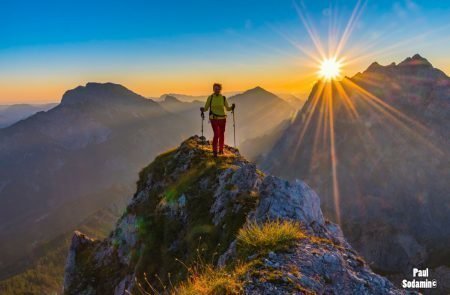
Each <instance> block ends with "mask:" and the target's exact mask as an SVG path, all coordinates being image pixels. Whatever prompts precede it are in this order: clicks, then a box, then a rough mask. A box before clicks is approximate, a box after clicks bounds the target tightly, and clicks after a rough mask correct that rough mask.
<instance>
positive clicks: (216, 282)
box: [172, 265, 245, 295]
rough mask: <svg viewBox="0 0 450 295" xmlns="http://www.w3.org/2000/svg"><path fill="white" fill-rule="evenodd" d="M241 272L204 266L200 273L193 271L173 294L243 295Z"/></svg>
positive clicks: (241, 270)
mask: <svg viewBox="0 0 450 295" xmlns="http://www.w3.org/2000/svg"><path fill="white" fill-rule="evenodd" d="M238 270H239V271H230V272H228V271H226V270H225V269H223V268H219V269H217V268H214V267H213V266H211V265H206V266H204V267H203V268H202V269H201V270H200V271H193V272H192V273H191V275H190V276H189V278H188V280H187V281H186V282H183V283H182V284H181V285H180V286H179V287H177V288H176V289H175V290H174V291H173V292H172V294H174V295H175V294H177V295H197V294H205V295H228V294H242V293H243V286H244V282H243V280H242V279H241V277H240V275H241V273H243V272H245V271H244V270H245V267H241V268H240V269H238Z"/></svg>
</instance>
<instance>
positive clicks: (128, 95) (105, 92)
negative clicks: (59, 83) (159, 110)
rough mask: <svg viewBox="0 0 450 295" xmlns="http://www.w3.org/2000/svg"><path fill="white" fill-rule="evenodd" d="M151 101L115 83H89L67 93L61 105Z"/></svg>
mask: <svg viewBox="0 0 450 295" xmlns="http://www.w3.org/2000/svg"><path fill="white" fill-rule="evenodd" d="M139 101H151V100H149V99H146V98H145V97H143V96H141V95H139V94H137V93H134V92H133V91H131V90H129V89H128V88H126V87H124V86H122V85H120V84H115V83H111V82H108V83H97V82H89V83H87V84H86V85H85V86H78V87H76V88H74V89H71V90H68V91H66V93H64V95H63V98H62V100H61V105H78V104H85V103H103V104H104V103H129V102H139Z"/></svg>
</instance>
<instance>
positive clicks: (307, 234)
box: [64, 137, 404, 295]
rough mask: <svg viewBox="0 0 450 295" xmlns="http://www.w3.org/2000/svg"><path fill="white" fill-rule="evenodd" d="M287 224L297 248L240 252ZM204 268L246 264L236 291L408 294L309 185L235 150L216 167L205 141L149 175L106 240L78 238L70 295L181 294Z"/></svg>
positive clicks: (189, 144)
mask: <svg viewBox="0 0 450 295" xmlns="http://www.w3.org/2000/svg"><path fill="white" fill-rule="evenodd" d="M284 221H285V222H291V223H292V224H293V225H295V227H296V228H295V229H294V230H296V231H301V232H302V235H301V237H299V238H297V239H296V240H295V241H294V242H293V243H292V244H290V247H288V248H286V249H283V250H280V249H268V250H270V251H267V252H261V253H246V255H244V256H242V254H240V253H243V252H242V249H241V247H242V246H241V244H240V243H239V242H237V240H236V237H237V235H238V234H239V233H240V231H242V229H244V228H247V227H249V226H251V225H261V226H262V225H264V224H267V223H268V222H284ZM199 261H200V262H201V263H207V262H206V261H208V264H209V263H211V265H213V266H212V267H213V268H214V269H216V270H217V272H228V271H230V272H231V270H230V269H231V268H232V266H233V265H234V266H235V265H239V264H241V263H242V264H245V265H246V268H245V270H244V271H242V273H241V275H240V279H239V280H240V281H241V285H240V286H241V287H240V288H239V290H238V291H239V292H238V293H245V294H310V293H319V294H324V293H325V294H349V293H353V294H402V293H404V292H403V291H401V290H399V289H396V288H395V287H394V286H393V285H392V284H391V283H390V282H389V281H388V280H387V279H385V278H383V277H381V276H379V275H376V274H375V273H373V272H372V271H371V270H370V268H369V267H368V265H367V264H366V263H365V262H364V260H363V259H361V258H360V257H359V256H358V254H357V253H356V252H355V251H354V250H353V249H352V248H351V246H350V245H349V244H348V243H347V242H346V241H345V239H344V237H343V235H342V232H341V231H340V229H339V227H338V226H337V225H335V224H333V223H331V222H329V221H327V220H325V219H324V217H323V215H322V211H321V209H320V200H319V197H318V196H317V195H316V194H315V192H314V191H313V190H312V189H311V188H310V187H308V186H307V185H306V184H305V183H304V182H302V181H298V180H297V181H294V182H288V181H285V180H282V179H279V178H276V177H273V176H270V175H266V174H264V173H262V172H261V171H260V170H258V169H257V168H256V166H255V165H254V164H252V163H250V162H248V161H247V160H245V159H244V158H243V157H241V156H240V155H239V153H238V151H237V150H235V149H233V148H230V147H226V151H225V155H224V156H223V157H220V158H218V159H214V158H212V157H211V151H210V149H209V143H208V145H205V143H204V142H202V141H201V140H200V138H199V137H191V138H190V139H188V140H186V141H184V142H183V143H182V144H181V145H180V147H179V148H177V149H175V150H172V151H169V152H167V153H165V154H162V155H160V156H158V157H157V158H156V159H155V160H154V162H153V163H151V164H150V165H149V166H148V167H146V168H144V169H143V170H142V172H141V173H140V179H139V181H138V183H137V192H136V194H135V195H134V197H133V199H132V200H131V201H130V203H129V205H128V207H127V209H126V211H125V213H124V214H123V216H122V217H121V218H120V219H119V221H118V222H117V226H116V229H115V230H114V231H113V232H112V233H111V234H110V236H109V237H108V238H107V239H105V240H103V241H94V240H91V239H89V238H88V237H86V236H84V235H82V234H80V233H78V232H76V233H75V234H74V238H73V241H72V246H71V248H70V253H69V256H68V260H67V265H66V271H65V280H64V291H65V294H86V295H87V294H117V295H119V294H120V295H121V294H127V292H130V293H133V294H140V291H142V290H144V289H147V291H149V292H155V291H158V292H161V293H171V292H172V293H174V292H177V290H178V291H180V290H181V289H177V288H178V286H180V285H179V284H183V282H186V280H189V277H190V276H191V273H190V271H191V270H192V265H195V266H198V264H199ZM183 265H184V266H187V267H186V268H185V267H183ZM194 268H195V267H194ZM230 276H231V275H230ZM167 286H169V287H167ZM166 287H167V288H166ZM217 288H219V287H217ZM139 290H140V291H139ZM217 290H218V289H217ZM213 293H214V294H230V292H228V293H227V292H219V291H217V292H213ZM231 293H233V292H231Z"/></svg>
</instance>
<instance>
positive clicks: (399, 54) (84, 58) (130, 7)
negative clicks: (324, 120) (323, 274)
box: [0, 0, 450, 104]
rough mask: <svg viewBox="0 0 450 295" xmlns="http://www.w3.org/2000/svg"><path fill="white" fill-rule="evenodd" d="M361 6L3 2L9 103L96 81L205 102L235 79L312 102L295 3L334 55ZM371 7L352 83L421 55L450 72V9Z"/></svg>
mask: <svg viewBox="0 0 450 295" xmlns="http://www.w3.org/2000/svg"><path fill="white" fill-rule="evenodd" d="M356 4H357V1H302V2H301V1H296V2H295V1H284V0H279V1H266V0H260V1H253V0H243V1H234V0H232V1H214V0H211V1H196V0H194V1H84V0H81V1H61V0H60V1H45V0H44V1H11V0H6V1H2V4H1V10H0V34H1V38H0V104H2V103H4V104H5V103H12V102H16V101H17V102H19V101H20V102H44V101H57V100H59V99H60V97H61V95H62V94H63V92H64V91H65V90H67V89H68V88H73V87H76V86H77V85H79V84H84V83H86V82H87V81H100V82H102V81H113V82H117V83H123V84H124V85H125V86H128V87H130V88H131V89H133V90H135V91H137V92H139V93H141V94H143V95H147V96H158V95H160V94H162V93H164V92H184V93H190V94H199V93H204V92H207V91H209V88H210V83H211V82H212V81H215V80H220V81H225V83H226V85H227V86H229V88H228V90H229V91H235V90H243V89H245V88H246V87H252V86H255V85H261V86H263V87H266V88H268V89H269V90H272V91H278V92H291V93H300V94H301V93H307V91H308V89H309V87H310V85H311V83H312V82H313V81H312V80H313V78H316V77H314V75H311V74H310V72H311V71H313V70H312V69H311V67H310V66H306V63H304V61H305V60H307V59H308V58H307V57H306V56H305V54H304V53H303V52H301V51H299V50H298V48H296V47H295V46H293V44H292V42H294V43H295V44H301V45H302V47H306V48H310V49H311V50H314V46H313V45H312V42H311V40H310V38H309V36H308V34H307V32H306V30H305V27H304V24H303V23H302V22H301V20H300V18H299V14H298V11H297V10H296V9H295V6H297V7H299V9H300V11H302V13H304V14H305V15H306V16H307V17H308V19H309V20H310V22H311V23H312V24H313V26H314V27H315V28H316V30H317V34H318V35H319V36H320V38H321V39H322V41H323V43H324V46H326V43H327V40H328V38H329V35H330V33H329V27H330V24H332V27H333V28H334V29H335V31H337V32H342V31H343V30H344V28H345V25H346V23H347V21H348V19H349V17H350V15H351V13H352V11H353V9H354V7H355V5H356ZM361 4H362V6H363V7H364V8H363V9H362V13H361V16H360V18H359V20H358V22H357V23H356V24H355V25H354V30H353V32H352V34H351V37H350V38H349V41H348V42H347V45H346V49H345V50H344V53H345V52H346V50H347V52H348V53H349V54H350V53H351V54H353V55H354V56H352V57H356V56H357V55H360V56H363V57H364V58H361V59H360V60H358V62H355V63H354V64H352V66H349V68H348V69H344V70H345V72H346V73H345V74H348V75H353V74H354V73H355V72H357V71H361V70H364V69H365V68H366V67H367V66H368V65H369V64H370V63H371V62H372V61H374V60H377V61H379V62H381V63H390V62H391V61H395V62H399V61H401V60H402V59H404V58H405V57H407V56H411V55H413V54H414V53H417V52H419V53H421V54H422V55H424V56H426V57H427V58H429V59H430V61H431V62H432V63H433V64H434V65H435V66H436V67H439V68H441V69H443V70H444V71H446V72H447V73H449V72H450V62H449V58H448V52H449V49H450V40H449V36H450V26H449V25H448V19H449V17H450V3H449V2H448V1H421V0H415V1H412V0H399V1H384V0H382V1H370V0H369V1H361ZM337 35H339V34H337ZM290 41H292V42H290ZM369 44H370V46H369ZM391 47H392V48H391ZM302 77H303V78H302ZM23 83H26V85H27V87H25V88H24V87H23Z"/></svg>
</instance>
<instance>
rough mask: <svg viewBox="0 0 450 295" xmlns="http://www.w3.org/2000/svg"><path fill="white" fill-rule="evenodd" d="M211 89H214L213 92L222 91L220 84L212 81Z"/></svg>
mask: <svg viewBox="0 0 450 295" xmlns="http://www.w3.org/2000/svg"><path fill="white" fill-rule="evenodd" d="M213 91H214V94H220V91H222V84H219V83H214V85H213Z"/></svg>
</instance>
